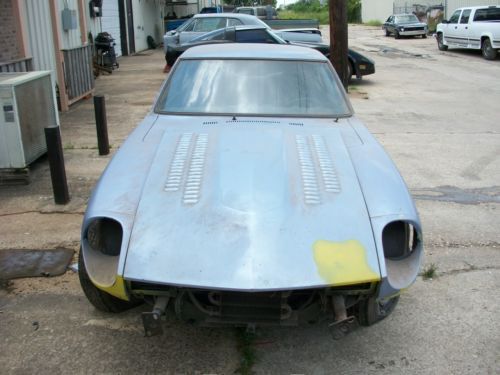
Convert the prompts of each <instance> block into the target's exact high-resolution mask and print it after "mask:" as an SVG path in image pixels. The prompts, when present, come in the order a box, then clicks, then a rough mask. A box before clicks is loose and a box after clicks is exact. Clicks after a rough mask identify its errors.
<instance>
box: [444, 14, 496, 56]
mask: <svg viewBox="0 0 500 375" xmlns="http://www.w3.org/2000/svg"><path fill="white" fill-rule="evenodd" d="M436 38H437V43H438V48H439V49H440V50H441V51H446V50H447V49H448V47H458V48H469V49H480V50H481V51H482V52H483V56H484V58H485V59H488V60H494V59H496V57H497V54H498V50H499V49H500V6H496V5H492V6H481V7H470V8H459V9H457V10H456V11H455V12H454V13H453V15H452V16H451V18H450V19H449V20H448V21H446V20H443V22H442V23H440V24H439V25H437V30H436Z"/></svg>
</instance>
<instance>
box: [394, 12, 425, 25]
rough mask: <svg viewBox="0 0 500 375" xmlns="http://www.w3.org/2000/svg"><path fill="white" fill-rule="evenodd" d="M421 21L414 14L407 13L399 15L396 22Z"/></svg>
mask: <svg viewBox="0 0 500 375" xmlns="http://www.w3.org/2000/svg"><path fill="white" fill-rule="evenodd" d="M413 22H420V21H419V20H418V18H417V16H415V15H414V14H407V15H405V16H397V17H396V23H413Z"/></svg>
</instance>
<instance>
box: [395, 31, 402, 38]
mask: <svg viewBox="0 0 500 375" xmlns="http://www.w3.org/2000/svg"><path fill="white" fill-rule="evenodd" d="M400 38H401V35H399V31H397V30H395V31H394V39H400Z"/></svg>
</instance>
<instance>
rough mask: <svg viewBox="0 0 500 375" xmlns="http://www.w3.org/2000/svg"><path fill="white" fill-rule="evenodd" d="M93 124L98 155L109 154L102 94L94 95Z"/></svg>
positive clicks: (106, 121) (106, 122) (104, 104)
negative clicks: (95, 131)
mask: <svg viewBox="0 0 500 375" xmlns="http://www.w3.org/2000/svg"><path fill="white" fill-rule="evenodd" d="M94 110H95V126H96V129H97V145H98V147H99V155H108V154H109V141H108V120H107V119H106V103H105V101H104V96H103V95H96V96H94Z"/></svg>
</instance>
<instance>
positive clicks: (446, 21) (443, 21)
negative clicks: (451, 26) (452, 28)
mask: <svg viewBox="0 0 500 375" xmlns="http://www.w3.org/2000/svg"><path fill="white" fill-rule="evenodd" d="M441 23H450V22H449V21H448V20H442V21H441Z"/></svg>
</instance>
